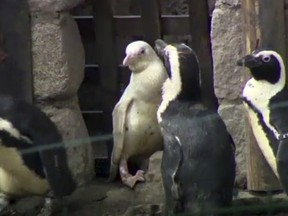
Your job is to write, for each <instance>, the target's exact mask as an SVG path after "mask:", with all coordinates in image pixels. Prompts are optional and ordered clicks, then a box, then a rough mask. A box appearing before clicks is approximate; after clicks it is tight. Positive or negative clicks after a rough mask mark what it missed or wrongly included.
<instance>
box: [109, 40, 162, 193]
mask: <svg viewBox="0 0 288 216" xmlns="http://www.w3.org/2000/svg"><path fill="white" fill-rule="evenodd" d="M123 65H124V66H128V67H129V69H130V70H131V71H132V74H131V77H130V82H129V85H128V86H127V88H126V89H125V91H124V93H123V95H122V97H121V98H120V100H119V102H118V103H117V104H116V105H115V107H114V110H113V141H114V145H113V151H112V156H111V167H110V177H109V180H110V181H112V180H114V179H115V177H116V175H117V168H118V166H119V172H120V177H121V180H122V182H123V183H124V184H125V185H127V186H128V187H130V188H133V187H134V186H135V183H136V182H137V181H145V179H144V170H138V171H137V172H136V174H135V175H134V176H133V175H131V174H130V172H129V170H128V165H127V162H128V160H129V162H130V161H131V162H135V163H141V162H143V161H144V160H146V159H148V158H149V157H150V156H151V155H152V154H153V153H154V152H156V151H158V150H161V149H162V147H163V141H162V136H161V132H160V128H159V125H158V122H157V117H156V116H157V115H156V113H157V109H158V106H159V104H160V102H161V87H162V84H163V82H164V80H165V79H166V76H167V75H166V71H165V68H164V65H163V63H162V61H161V60H160V59H159V58H158V56H157V54H156V53H155V51H154V50H153V48H152V47H151V46H150V45H149V44H148V43H146V42H144V41H135V42H132V43H130V44H129V45H128V46H127V47H126V57H125V59H124V60H123ZM142 165H143V163H142Z"/></svg>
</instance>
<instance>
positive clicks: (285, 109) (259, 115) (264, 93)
mask: <svg viewBox="0 0 288 216" xmlns="http://www.w3.org/2000/svg"><path fill="white" fill-rule="evenodd" d="M237 65H239V66H245V67H247V68H249V69H250V72H251V75H252V78H251V79H250V80H248V82H247V83H246V85H245V87H244V89H243V102H244V105H245V108H246V110H247V112H248V116H249V121H250V124H251V127H252V130H253V134H254V136H255V138H256V140H257V144H258V146H259V148H260V149H261V151H262V153H263V155H264V157H265V159H266V160H267V162H268V164H269V165H270V167H271V168H272V170H273V172H274V173H275V175H276V176H277V177H278V179H279V180H280V182H281V184H282V186H283V188H284V190H285V192H286V194H287V193H288V139H287V138H288V89H287V87H286V86H285V84H286V74H285V73H286V72H285V65H284V62H283V60H282V57H281V56H280V55H279V54H278V53H277V52H275V51H273V50H256V51H254V52H252V54H249V55H247V56H245V57H243V58H242V59H240V60H238V61H237Z"/></svg>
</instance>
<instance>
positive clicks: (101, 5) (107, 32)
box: [91, 0, 120, 158]
mask: <svg viewBox="0 0 288 216" xmlns="http://www.w3.org/2000/svg"><path fill="white" fill-rule="evenodd" d="M91 2H92V7H93V16H94V32H95V43H96V46H95V49H96V58H97V60H98V63H99V72H100V89H101V91H104V92H107V94H106V95H105V97H103V98H102V99H103V100H102V103H103V104H102V105H103V111H104V119H105V121H104V125H103V129H104V132H105V133H112V111H113V108H114V106H115V104H116V103H117V100H118V98H119V94H120V87H119V85H120V83H119V73H118V69H117V56H116V53H117V46H116V39H115V32H114V29H115V27H114V20H113V13H112V6H111V0H104V1H103V0H92V1H91ZM112 146H113V143H112V142H111V141H108V142H107V148H108V157H109V158H110V156H111V151H112Z"/></svg>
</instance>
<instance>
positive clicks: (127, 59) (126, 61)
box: [123, 54, 135, 66]
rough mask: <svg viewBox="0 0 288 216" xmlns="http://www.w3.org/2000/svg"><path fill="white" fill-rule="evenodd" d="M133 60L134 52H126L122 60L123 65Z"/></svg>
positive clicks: (129, 63)
mask: <svg viewBox="0 0 288 216" xmlns="http://www.w3.org/2000/svg"><path fill="white" fill-rule="evenodd" d="M134 61H135V55H134V54H127V55H126V57H125V58H124V60H123V65H124V66H129V65H131V63H133V62H134Z"/></svg>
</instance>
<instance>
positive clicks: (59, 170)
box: [0, 95, 76, 216]
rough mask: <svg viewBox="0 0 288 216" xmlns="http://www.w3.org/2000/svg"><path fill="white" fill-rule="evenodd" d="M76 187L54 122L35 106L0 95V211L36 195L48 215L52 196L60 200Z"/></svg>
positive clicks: (43, 210) (44, 213)
mask: <svg viewBox="0 0 288 216" xmlns="http://www.w3.org/2000/svg"><path fill="white" fill-rule="evenodd" d="M53 144H55V146H54V145H53ZM56 144H57V145H56ZM75 187H76V184H75V182H74V180H73V177H72V174H71V172H70V170H69V168H68V164H67V156H66V152H65V148H64V146H63V143H62V137H61V135H60V133H59V132H58V130H57V128H56V126H55V125H54V123H53V122H52V121H51V120H50V119H49V118H48V117H47V116H46V115H45V114H44V113H43V112H42V111H40V110H39V109H38V108H36V107H35V106H33V105H31V104H28V103H26V102H24V101H21V100H16V99H14V98H12V97H10V96H3V95H2V96H0V212H1V210H4V209H7V207H8V205H9V200H10V199H15V198H21V197H24V196H30V195H38V196H44V197H46V200H45V205H44V208H43V209H42V213H41V214H43V215H46V216H48V215H50V214H51V213H52V212H51V211H52V210H53V209H52V208H53V206H51V205H52V204H53V202H52V201H53V200H52V198H56V199H58V200H59V201H62V198H64V196H67V195H70V194H71V193H72V192H73V191H74V189H75ZM63 201H64V200H63Z"/></svg>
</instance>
